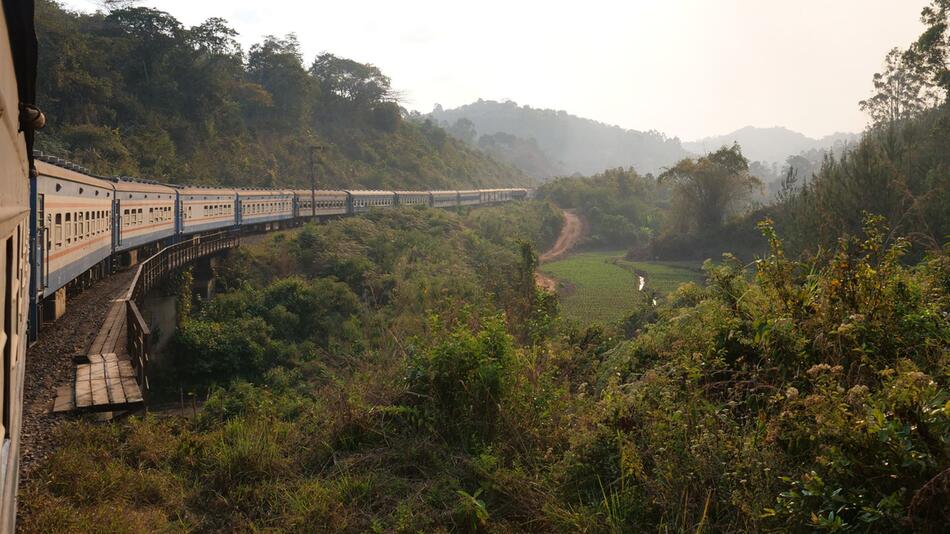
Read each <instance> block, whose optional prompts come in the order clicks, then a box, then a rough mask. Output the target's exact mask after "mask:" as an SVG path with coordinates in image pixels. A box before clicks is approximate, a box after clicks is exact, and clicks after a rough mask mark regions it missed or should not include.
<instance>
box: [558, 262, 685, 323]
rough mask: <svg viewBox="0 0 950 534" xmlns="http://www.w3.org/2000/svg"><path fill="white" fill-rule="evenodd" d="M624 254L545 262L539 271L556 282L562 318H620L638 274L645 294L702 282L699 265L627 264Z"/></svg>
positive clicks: (634, 286) (681, 263) (630, 297)
mask: <svg viewBox="0 0 950 534" xmlns="http://www.w3.org/2000/svg"><path fill="white" fill-rule="evenodd" d="M623 256H624V251H622V250H616V251H607V252H584V253H581V254H575V255H573V256H571V257H569V258H566V259H563V260H559V261H555V262H551V263H546V264H544V265H542V266H541V271H542V272H544V273H545V274H548V275H550V276H552V277H554V278H555V279H557V280H558V291H559V292H560V293H561V295H562V296H561V307H562V309H563V312H564V315H565V316H566V317H568V318H571V319H576V320H578V321H581V322H583V323H595V322H609V321H616V320H618V319H621V318H623V316H624V314H625V313H626V312H627V311H628V310H629V309H630V307H631V303H632V298H633V294H634V293H635V292H636V291H637V285H638V283H639V282H638V278H637V275H638V273H643V274H644V275H645V276H646V287H645V288H644V290H645V291H655V292H656V293H659V294H661V295H664V294H666V293H668V292H670V291H672V290H674V289H676V288H677V287H678V286H679V285H680V284H682V283H684V282H690V281H699V280H701V279H702V273H701V272H700V271H699V263H687V262H631V261H627V260H624V259H623Z"/></svg>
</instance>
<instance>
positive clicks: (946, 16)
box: [907, 0, 950, 97]
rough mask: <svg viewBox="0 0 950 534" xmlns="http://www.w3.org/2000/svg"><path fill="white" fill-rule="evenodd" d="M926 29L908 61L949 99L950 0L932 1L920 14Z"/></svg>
mask: <svg viewBox="0 0 950 534" xmlns="http://www.w3.org/2000/svg"><path fill="white" fill-rule="evenodd" d="M920 21H921V22H922V23H923V24H924V25H925V26H926V29H925V30H924V33H922V34H921V35H920V37H918V38H917V41H916V42H914V43H913V44H912V45H911V47H910V49H909V50H908V51H907V59H908V60H909V61H910V62H911V63H912V64H913V65H914V66H915V67H916V68H917V70H918V72H920V73H921V75H922V76H923V77H925V79H926V80H927V82H928V84H929V85H931V86H933V87H939V88H941V89H942V90H943V92H944V95H943V96H944V97H946V95H947V92H948V91H950V31H948V29H950V0H931V2H930V5H928V6H927V7H925V8H924V9H923V11H921V14H920Z"/></svg>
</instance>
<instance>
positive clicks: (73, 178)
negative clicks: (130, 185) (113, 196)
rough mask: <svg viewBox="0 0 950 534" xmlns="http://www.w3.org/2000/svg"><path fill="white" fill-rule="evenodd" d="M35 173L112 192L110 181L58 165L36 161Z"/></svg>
mask: <svg viewBox="0 0 950 534" xmlns="http://www.w3.org/2000/svg"><path fill="white" fill-rule="evenodd" d="M36 172H37V173H39V174H41V175H43V176H50V177H52V178H58V179H60V180H67V181H70V182H76V183H79V184H85V185H91V186H93V187H101V188H103V189H109V190H112V189H114V188H113V184H112V182H111V181H110V180H108V179H105V178H96V177H95V176H90V175H88V174H84V173H82V172H79V171H75V170H72V169H67V168H66V167H61V166H59V165H54V164H52V163H47V162H45V161H42V160H36Z"/></svg>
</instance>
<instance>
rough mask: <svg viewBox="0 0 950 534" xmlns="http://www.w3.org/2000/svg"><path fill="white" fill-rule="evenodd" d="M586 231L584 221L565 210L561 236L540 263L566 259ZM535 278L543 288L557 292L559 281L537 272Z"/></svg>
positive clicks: (571, 211)
mask: <svg viewBox="0 0 950 534" xmlns="http://www.w3.org/2000/svg"><path fill="white" fill-rule="evenodd" d="M585 230H586V228H585V227H584V221H583V220H582V219H581V218H580V217H579V216H578V215H577V214H576V213H574V211H573V210H564V227H563V228H561V235H559V236H558V237H557V241H556V242H555V243H554V246H553V247H551V248H550V250H548V251H547V252H545V253H544V254H542V255H541V256H540V257H539V258H538V261H539V262H540V263H546V262H549V261H554V260H557V259H560V258H562V257H564V256H565V255H567V253H569V252H570V251H571V249H573V248H574V246H575V245H577V243H578V242H580V240H581V238H582V237H584V232H585ZM534 278H535V280H536V283H537V284H538V285H539V286H541V287H542V288H544V289H546V290H548V291H550V292H552V293H554V292H556V291H557V281H556V280H554V279H553V278H551V277H550V276H547V275H545V274H542V273H540V272H536V273H534Z"/></svg>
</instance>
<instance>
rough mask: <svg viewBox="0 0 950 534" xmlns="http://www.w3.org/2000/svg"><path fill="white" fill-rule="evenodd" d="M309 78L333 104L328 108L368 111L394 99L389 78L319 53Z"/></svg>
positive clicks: (373, 69)
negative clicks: (317, 84)
mask: <svg viewBox="0 0 950 534" xmlns="http://www.w3.org/2000/svg"><path fill="white" fill-rule="evenodd" d="M310 75H311V76H313V77H314V78H316V79H317V81H319V83H320V88H321V90H322V91H323V94H324V95H325V96H326V97H327V98H328V99H330V100H332V101H334V102H333V103H334V104H336V106H331V107H336V108H338V109H339V108H343V109H349V110H358V109H363V110H369V109H372V108H373V107H374V106H375V105H376V104H379V103H381V102H384V101H387V100H391V99H392V98H393V97H394V95H393V92H392V89H391V88H390V85H389V84H390V82H389V77H388V76H386V75H384V74H383V73H382V71H380V70H379V69H378V68H376V67H375V66H374V65H370V64H368V63H359V62H357V61H353V60H352V59H346V58H341V57H337V56H335V55H333V54H321V55H319V56H317V59H316V60H314V62H313V64H312V65H311V66H310Z"/></svg>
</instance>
